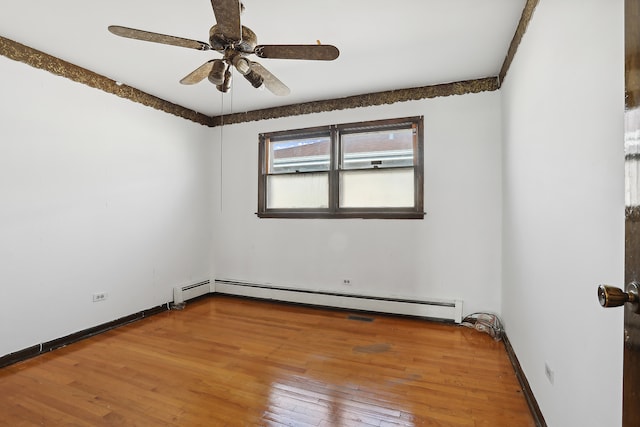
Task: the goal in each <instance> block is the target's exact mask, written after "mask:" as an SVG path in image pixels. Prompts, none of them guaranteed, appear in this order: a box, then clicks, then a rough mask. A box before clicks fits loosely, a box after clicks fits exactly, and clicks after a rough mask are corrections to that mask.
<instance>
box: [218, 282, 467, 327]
mask: <svg viewBox="0 0 640 427" xmlns="http://www.w3.org/2000/svg"><path fill="white" fill-rule="evenodd" d="M213 288H214V289H212V291H213V292H215V293H217V294H227V295H238V296H246V297H253V298H261V299H270V300H276V301H284V302H293V303H300V304H308V305H317V306H323V307H336V308H345V309H350V310H363V311H371V312H378V313H388V314H400V315H407V316H417V317H424V318H429V319H434V320H440V321H448V322H455V323H461V322H462V301H461V300H450V301H445V300H417V299H407V298H398V297H382V296H373V295H355V294H346V293H338V292H326V291H313V290H305V289H295V288H283V287H276V286H271V285H263V284H256V283H246V282H238V281H232V280H216V281H215V282H214V286H213Z"/></svg>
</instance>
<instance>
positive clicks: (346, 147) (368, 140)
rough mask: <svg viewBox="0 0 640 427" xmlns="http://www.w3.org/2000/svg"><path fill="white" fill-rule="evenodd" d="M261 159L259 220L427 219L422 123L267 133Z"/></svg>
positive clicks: (375, 123)
mask: <svg viewBox="0 0 640 427" xmlns="http://www.w3.org/2000/svg"><path fill="white" fill-rule="evenodd" d="M259 153H260V155H259V159H260V160H259V161H260V163H259V174H258V177H259V179H258V216H259V217H262V218H334V217H335V218H422V217H423V216H424V212H423V181H424V179H423V176H424V175H423V167H424V166H423V165H424V162H423V119H422V117H409V118H402V119H392V120H378V121H372V122H362V123H350V124H342V125H331V126H324V127H316V128H308V129H298V130H291V131H281V132H271V133H264V134H261V135H260V138H259Z"/></svg>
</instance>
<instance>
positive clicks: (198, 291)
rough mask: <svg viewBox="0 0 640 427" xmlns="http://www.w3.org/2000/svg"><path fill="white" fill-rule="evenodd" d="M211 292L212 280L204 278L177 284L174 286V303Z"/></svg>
mask: <svg viewBox="0 0 640 427" xmlns="http://www.w3.org/2000/svg"><path fill="white" fill-rule="evenodd" d="M209 292H211V281H209V280H203V281H202V282H198V283H194V284H192V285H186V286H176V287H174V288H173V303H174V304H182V303H183V302H185V301H187V300H190V299H193V298H196V297H199V296H202V295H206V294H208V293H209Z"/></svg>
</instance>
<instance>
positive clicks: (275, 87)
mask: <svg viewBox="0 0 640 427" xmlns="http://www.w3.org/2000/svg"><path fill="white" fill-rule="evenodd" d="M251 70H253V71H255V72H256V73H257V74H258V75H260V77H262V79H263V83H264V85H265V87H266V88H267V89H269V90H270V91H271V92H272V93H273V94H274V95H278V96H287V95H289V93H291V90H290V89H289V88H288V87H287V85H285V84H284V83H282V82H281V81H280V80H279V79H278V78H277V77H276V76H274V75H273V74H271V72H270V71H269V70H267V69H266V68H264V67H263V66H262V65H260V64H258V63H257V62H253V61H251Z"/></svg>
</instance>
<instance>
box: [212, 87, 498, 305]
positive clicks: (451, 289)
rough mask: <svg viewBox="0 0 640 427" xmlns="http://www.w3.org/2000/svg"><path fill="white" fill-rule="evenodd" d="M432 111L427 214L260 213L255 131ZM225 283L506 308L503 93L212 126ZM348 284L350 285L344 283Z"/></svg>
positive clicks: (218, 248) (220, 271)
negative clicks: (260, 215) (403, 217)
mask: <svg viewBox="0 0 640 427" xmlns="http://www.w3.org/2000/svg"><path fill="white" fill-rule="evenodd" d="M416 115H424V123H425V150H424V151H425V210H426V211H427V215H426V217H425V218H424V220H360V219H296V220H294V219H259V218H257V217H256V215H255V212H256V210H257V183H258V176H257V172H258V134H259V133H261V132H271V131H279V130H287V129H298V128H304V127H310V126H320V125H329V124H339V123H350V122H358V121H366V120H375V119H383V118H395V117H407V116H416ZM214 133H215V134H216V140H217V141H221V142H220V143H219V144H217V146H216V148H215V155H216V162H217V163H216V164H215V166H214V170H216V173H215V177H214V182H215V200H214V206H215V208H214V229H215V230H216V233H217V234H216V235H217V239H216V244H215V251H214V260H215V268H214V275H215V277H216V278H217V279H228V280H238V281H247V282H257V283H269V284H273V285H278V286H287V287H293V288H303V289H314V290H331V291H340V292H348V293H355V294H374V295H378V294H382V295H385V296H405V297H416V298H420V297H432V298H442V299H452V298H456V299H462V300H464V304H465V307H464V311H465V312H466V313H469V312H472V311H479V310H482V311H499V310H500V253H501V252H500V245H501V237H500V232H501V187H500V177H501V171H500V167H501V166H500V161H501V155H500V138H501V135H500V94H499V93H498V92H490V93H481V94H474V95H465V96H452V97H444V98H436V99H431V100H422V101H413V102H406V103H400V104H394V105H385V106H379V107H370V108H363V109H356V110H346V111H336V112H329V113H320V114H313V115H306V116H298V117H289V118H282V119H274V120H269V121H260V122H251V123H244V124H238V125H230V126H224V127H223V128H222V129H214ZM343 279H349V280H350V282H351V286H344V285H343Z"/></svg>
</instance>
